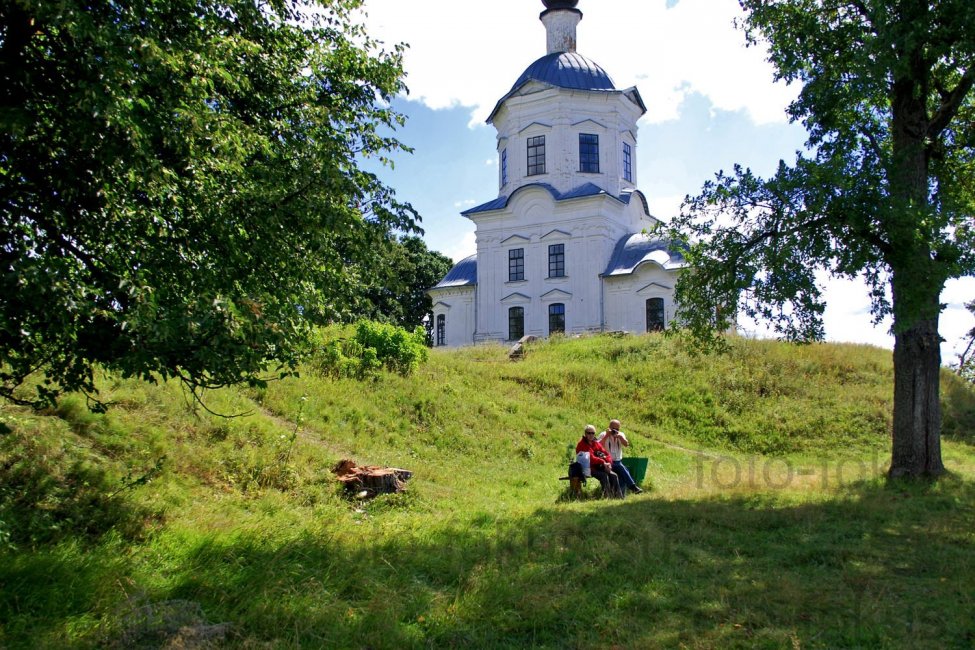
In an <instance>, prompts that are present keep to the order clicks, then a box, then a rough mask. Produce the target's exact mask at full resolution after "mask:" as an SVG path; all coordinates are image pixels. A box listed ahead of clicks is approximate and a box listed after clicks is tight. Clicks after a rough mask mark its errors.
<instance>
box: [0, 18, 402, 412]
mask: <svg viewBox="0 0 975 650" xmlns="http://www.w3.org/2000/svg"><path fill="white" fill-rule="evenodd" d="M360 5H361V1H360V0H112V1H104V2H89V1H87V0H60V1H59V2H51V1H50V0H0V87H2V88H3V92H2V93H0V396H3V397H6V398H9V399H14V400H16V401H19V402H22V403H34V404H38V403H43V402H45V401H50V400H51V399H53V398H54V397H55V396H56V395H57V394H58V393H59V392H61V391H64V390H76V389H78V390H86V391H91V390H92V389H93V381H92V379H93V368H94V367H96V366H97V365H99V364H100V365H101V366H102V367H105V368H108V369H111V370H115V371H118V372H121V373H122V374H123V375H126V376H138V377H144V378H149V379H151V378H153V377H157V376H159V375H162V376H163V377H169V376H176V377H180V378H182V379H183V380H184V381H187V382H188V383H189V384H190V385H191V386H193V387H197V388H199V387H209V386H220V385H226V384H229V383H236V382H242V381H245V382H261V381H262V380H263V377H264V376H265V375H264V374H263V373H264V372H266V371H267V370H269V369H270V370H276V371H281V372H287V371H288V370H289V369H291V368H293V367H294V365H295V363H296V362H297V361H298V359H299V351H300V349H301V345H302V343H303V341H304V340H305V334H306V332H307V330H308V326H309V324H310V323H311V322H314V321H323V320H332V319H337V318H341V317H342V316H343V315H344V314H345V313H346V312H347V311H348V310H349V309H350V308H351V307H353V306H354V305H355V304H356V300H357V299H358V295H359V293H360V292H361V287H362V286H363V285H364V284H365V282H366V279H368V278H370V277H372V276H373V275H374V273H375V270H376V266H377V265H381V264H382V260H381V259H380V258H379V257H378V256H376V255H375V254H374V253H373V251H374V250H375V249H376V247H377V246H378V245H380V244H382V243H383V242H386V241H388V240H389V238H390V232H391V231H400V232H410V231H414V230H417V228H416V222H417V219H418V217H417V215H416V213H415V212H414V211H413V209H412V208H411V207H410V206H409V205H408V204H402V203H400V202H398V201H397V200H396V199H395V196H394V193H393V191H392V190H391V189H389V188H388V187H386V186H385V185H383V184H382V183H380V182H379V181H378V180H377V178H376V176H375V175H374V174H371V173H367V172H366V171H364V170H363V169H362V168H361V166H360V165H361V162H362V160H363V159H365V158H368V157H373V156H379V157H382V156H383V155H384V153H385V152H388V151H389V150H392V149H396V148H399V147H400V144H399V142H398V141H397V140H396V139H394V138H393V137H390V136H388V135H384V134H388V133H390V132H391V130H392V129H394V128H395V127H396V126H397V125H400V124H402V117H401V116H400V115H399V114H397V113H396V112H394V111H393V110H391V109H390V108H389V104H388V102H389V100H390V98H391V97H392V96H393V95H395V94H396V93H397V92H399V91H400V90H401V89H403V83H402V77H403V70H402V65H401V47H400V46H396V47H394V48H392V49H391V50H386V49H383V48H382V46H381V44H378V43H376V42H374V41H373V40H371V39H370V38H369V37H368V35H367V34H365V33H364V31H363V29H362V27H361V25H360V24H359V23H358V22H357V21H356V16H357V12H358V9H359V6H360ZM36 371H43V373H44V377H45V379H44V381H43V383H39V384H37V386H36V390H33V389H32V390H29V391H28V390H25V388H24V387H23V386H22V384H23V383H24V381H25V380H26V379H27V378H28V377H29V376H31V375H32V373H35V372H36Z"/></svg>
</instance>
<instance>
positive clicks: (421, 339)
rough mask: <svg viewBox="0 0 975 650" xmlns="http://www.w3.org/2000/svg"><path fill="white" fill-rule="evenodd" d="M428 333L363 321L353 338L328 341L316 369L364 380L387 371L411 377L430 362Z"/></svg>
mask: <svg viewBox="0 0 975 650" xmlns="http://www.w3.org/2000/svg"><path fill="white" fill-rule="evenodd" d="M426 339H427V337H426V332H424V330H423V328H422V327H419V326H418V327H416V328H415V329H414V330H413V331H412V332H410V331H407V330H405V329H403V328H402V327H398V326H396V325H392V324H389V323H377V322H374V321H360V322H359V323H358V324H357V325H356V328H355V336H354V337H352V338H333V339H330V340H328V339H326V340H325V341H324V342H323V343H322V345H321V348H320V349H319V351H318V352H317V353H316V356H315V361H314V363H315V366H316V368H317V369H318V370H319V372H322V373H324V374H326V375H328V376H331V377H351V378H355V379H360V380H361V379H365V378H367V377H372V376H375V375H376V373H378V372H379V371H380V370H382V369H383V368H385V369H386V370H389V371H390V372H396V373H399V374H401V375H404V376H405V375H410V374H412V373H413V372H414V371H415V370H416V369H417V368H418V367H419V366H420V363H422V362H423V361H426V360H427V357H428V356H429V350H428V348H427V345H426Z"/></svg>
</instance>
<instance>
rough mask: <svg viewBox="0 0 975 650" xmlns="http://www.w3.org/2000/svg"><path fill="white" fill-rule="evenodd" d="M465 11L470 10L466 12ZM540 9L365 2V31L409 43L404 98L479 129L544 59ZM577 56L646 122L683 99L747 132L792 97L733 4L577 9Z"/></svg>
mask: <svg viewBox="0 0 975 650" xmlns="http://www.w3.org/2000/svg"><path fill="white" fill-rule="evenodd" d="M472 7H473V10H472ZM543 8H544V7H543V6H542V3H541V2H526V0H494V1H493V2H491V3H489V4H488V3H484V4H474V5H472V4H471V3H466V2H457V1H456V0H424V2H423V9H422V11H419V10H417V5H416V3H408V2H403V0H367V2H366V11H367V12H368V14H369V19H368V21H367V25H368V26H369V29H370V32H371V33H372V34H373V35H375V36H376V37H378V38H380V39H381V40H383V41H385V42H386V43H387V44H389V45H391V44H393V43H398V42H406V43H409V45H410V47H409V49H408V50H407V51H406V54H405V62H406V69H407V72H408V77H407V80H406V83H407V85H408V86H409V88H410V96H411V97H412V98H413V99H417V100H420V101H422V102H423V103H424V104H426V105H428V106H429V107H431V108H434V109H438V108H447V107H451V106H457V105H463V106H469V107H471V108H472V115H471V121H472V123H474V124H476V123H479V122H483V120H485V119H486V118H487V116H488V113H489V112H490V110H491V108H493V107H494V104H495V102H496V101H497V100H498V99H500V98H501V97H502V96H503V95H504V94H505V93H506V92H507V91H508V90H509V89H510V87H511V84H512V83H514V81H515V79H516V78H517V76H518V74H519V73H520V72H521V71H522V70H524V69H525V68H526V67H528V65H529V64H530V63H531V62H532V61H534V60H535V59H537V58H539V57H540V56H542V55H544V54H545V28H544V27H543V26H542V24H541V22H540V21H539V20H538V14H539V13H540V12H541V11H542V9H543ZM579 9H580V10H581V11H582V12H583V20H582V22H581V23H580V24H579V28H578V33H577V35H578V43H579V53H580V54H583V55H585V56H586V57H588V58H590V59H592V60H593V61H595V62H596V63H598V64H599V65H601V66H602V67H603V68H605V69H606V71H607V72H609V73H610V75H611V76H612V77H613V80H614V81H615V82H616V85H617V87H618V88H626V87H629V86H632V85H636V86H638V87H639V89H640V93H641V95H642V96H643V99H644V101H645V102H646V104H647V107H648V116H647V118H646V119H647V120H649V121H653V122H659V121H663V120H667V119H673V118H674V117H676V115H677V107H678V105H679V104H680V101H681V99H682V98H683V97H684V95H685V94H686V93H688V92H691V91H696V92H700V93H701V94H703V95H706V96H707V97H709V98H710V99H711V101H712V102H713V103H714V106H715V108H718V109H724V110H740V109H746V110H747V111H748V112H749V114H750V115H751V116H752V118H753V119H754V120H755V121H756V123H759V124H762V123H767V122H782V121H785V119H786V118H785V115H784V114H783V109H784V108H785V106H786V105H787V104H788V102H789V101H790V100H791V99H792V98H793V97H794V96H795V92H796V90H795V89H793V88H787V87H786V86H785V85H784V84H781V83H778V84H774V83H773V82H772V70H771V67H770V66H769V65H768V64H767V63H766V62H765V60H764V59H765V51H764V49H763V48H754V47H753V48H745V46H744V41H745V39H744V35H743V33H742V32H741V31H739V30H737V29H735V28H734V26H733V25H732V20H733V19H734V18H735V17H736V16H739V15H740V14H741V10H740V8H739V6H738V2H737V0H681V1H680V2H679V3H677V4H676V5H675V6H674V7H673V8H670V9H668V8H667V2H666V0H615V1H614V2H607V1H606V0H598V1H597V0H582V2H580V3H579Z"/></svg>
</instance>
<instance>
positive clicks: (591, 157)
mask: <svg viewBox="0 0 975 650" xmlns="http://www.w3.org/2000/svg"><path fill="white" fill-rule="evenodd" d="M579 171H580V172H586V173H590V174H598V173H599V136H598V135H595V134H593V133H580V134H579Z"/></svg>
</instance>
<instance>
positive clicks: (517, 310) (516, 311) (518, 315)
mask: <svg viewBox="0 0 975 650" xmlns="http://www.w3.org/2000/svg"><path fill="white" fill-rule="evenodd" d="M513 324H517V325H518V327H519V328H520V330H516V329H515V328H514V327H512V325H513ZM516 332H517V333H518V336H514V334H515V333H516ZM524 335H525V308H524V307H522V306H520V305H516V306H514V307H509V308H508V340H509V341H519V340H521V338H522V337H523V336H524Z"/></svg>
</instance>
